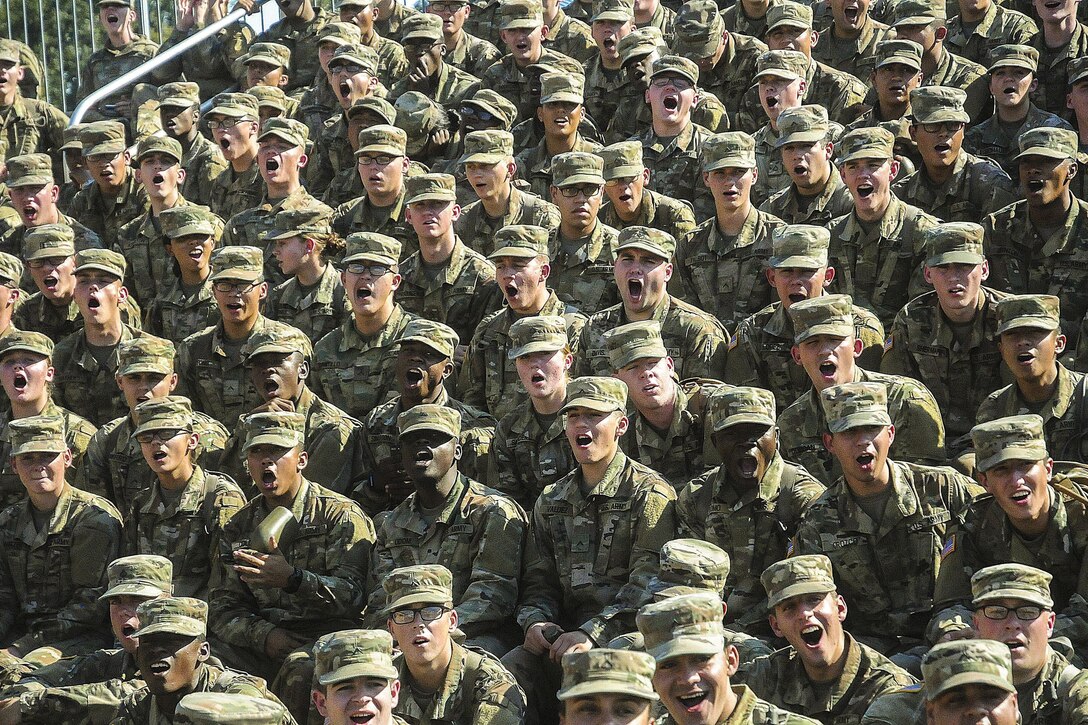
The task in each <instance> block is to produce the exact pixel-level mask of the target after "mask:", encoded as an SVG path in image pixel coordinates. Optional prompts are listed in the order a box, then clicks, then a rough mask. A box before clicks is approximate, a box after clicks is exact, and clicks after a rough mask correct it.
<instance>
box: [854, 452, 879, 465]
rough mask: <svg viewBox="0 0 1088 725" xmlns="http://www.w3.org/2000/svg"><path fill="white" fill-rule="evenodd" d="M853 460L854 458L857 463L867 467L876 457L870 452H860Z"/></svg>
mask: <svg viewBox="0 0 1088 725" xmlns="http://www.w3.org/2000/svg"><path fill="white" fill-rule="evenodd" d="M854 460H856V461H857V462H858V465H859V466H861V467H862V468H868V467H870V466H872V465H873V461H875V460H876V458H875V457H874V456H873V454H872V453H862V454H861V455H860V456H858V457H857V458H856V459H854Z"/></svg>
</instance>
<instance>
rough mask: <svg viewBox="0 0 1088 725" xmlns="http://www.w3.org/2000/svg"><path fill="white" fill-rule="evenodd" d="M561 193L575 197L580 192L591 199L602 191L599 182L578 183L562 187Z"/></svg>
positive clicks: (571, 197)
mask: <svg viewBox="0 0 1088 725" xmlns="http://www.w3.org/2000/svg"><path fill="white" fill-rule="evenodd" d="M559 193H560V194H562V195H563V196H565V197H567V198H568V199H573V198H575V197H576V196H578V195H579V194H581V195H582V196H584V197H585V198H587V199H589V198H590V197H594V196H597V194H600V193H601V187H600V186H598V185H597V184H576V185H575V186H563V187H560V189H559Z"/></svg>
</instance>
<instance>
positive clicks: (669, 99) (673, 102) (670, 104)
mask: <svg viewBox="0 0 1088 725" xmlns="http://www.w3.org/2000/svg"><path fill="white" fill-rule="evenodd" d="M661 105H662V106H664V107H665V110H666V111H670V112H671V111H675V110H676V109H678V108H680V97H679V96H676V95H673V94H671V93H670V94H669V95H667V96H665V97H664V98H662V99H661Z"/></svg>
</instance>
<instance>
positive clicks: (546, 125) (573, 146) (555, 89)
mask: <svg viewBox="0 0 1088 725" xmlns="http://www.w3.org/2000/svg"><path fill="white" fill-rule="evenodd" d="M584 84H585V79H584V78H583V77H582V76H579V75H575V74H569V75H568V74H567V73H561V72H555V73H544V74H542V75H541V76H540V104H539V105H538V106H537V108H536V118H537V120H538V121H540V123H541V125H542V126H543V138H542V139H540V142H539V143H537V144H536V145H535V146H530V147H529V148H527V149H525V150H524V151H522V152H521V153H520V154H518V157H517V159H516V160H515V163H516V164H517V166H518V175H519V176H520V177H521V178H523V179H525V180H526V181H527V182H529V187H530V190H531V191H532V192H533V193H534V194H536V195H537V196H542V197H546V196H547V195H548V190H549V188H550V187H551V186H552V183H553V180H552V164H553V161H554V160H555V157H556V156H558V155H559V154H564V153H569V152H581V153H588V154H592V153H596V152H597V151H600V149H601V145H600V144H599V143H597V142H596V141H591V140H590V139H587V138H585V136H583V135H582V133H581V131H579V127H580V126H581V124H582V118H583V117H584V115H585V106H583V105H582V104H583V101H584V98H583V92H584Z"/></svg>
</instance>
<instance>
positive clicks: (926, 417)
mask: <svg viewBox="0 0 1088 725" xmlns="http://www.w3.org/2000/svg"><path fill="white" fill-rule="evenodd" d="M852 308H853V301H852V300H851V299H850V297H849V296H848V295H822V296H820V297H816V298H815V299H807V300H801V301H798V302H794V303H793V304H792V305H791V306H790V310H789V314H790V318H791V320H792V322H793V330H794V344H793V349H792V350H791V355H792V356H793V361H794V363H795V364H797V365H801V366H802V367H804V369H805V372H806V373H808V377H809V380H811V381H812V386H813V387H812V389H811V390H809V391H808V392H807V393H805V394H804V395H802V396H801V397H799V398H798V399H797V400H795V401H794V402H793V403H792V404H791V405H790V406H789V407H788V408H786V409H785V410H784V411H782V412H781V413H780V414H779V416H778V426H779V428H781V429H782V449H783V454H784V455H785V457H786V460H789V461H795V462H797V463H800V464H801V465H803V466H804V467H805V468H806V469H807V470H808V472H809V473H811V474H812V475H813V476H815V477H816V478H818V479H820V480H821V481H822V482H823V483H824V484H828V485H829V484H831V482H832V481H834V480H835V478H837V477H838V476H839V468H838V465H837V464H836V462H835V457H834V456H833V454H832V453H831V452H830V451H828V450H827V449H826V448H825V446H824V445H823V442H822V436H823V434H824V431H825V430H826V428H827V423H826V418H825V416H824V412H823V406H821V404H820V393H821V392H822V391H823V390H825V389H827V388H829V387H831V386H833V385H842V384H845V383H862V382H864V383H879V384H880V385H881V386H882V387H884V388H886V390H887V395H886V398H887V399H888V400H889V401H890V403H889V411H890V414H891V417H892V422H893V424H894V425H895V433H896V435H895V450H894V453H895V457H896V458H897V459H899V460H904V461H909V462H912V463H924V464H926V465H941V464H943V463H944V462H945V450H944V447H945V443H944V423H943V422H942V421H941V411H940V409H939V408H938V407H937V401H936V400H935V399H934V398H933V394H932V393H930V392H929V390H928V389H927V388H926V387H925V386H924V385H922V384H921V383H919V382H917V381H915V380H912V379H911V378H907V377H902V376H899V375H885V374H883V373H874V372H869V371H868V370H865V369H863V368H860V367H858V366H857V357H858V355H859V354H860V352H861V341H860V340H858V338H857V335H856V332H855V329H856V328H855V324H856V322H855V319H854V315H853V312H852Z"/></svg>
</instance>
